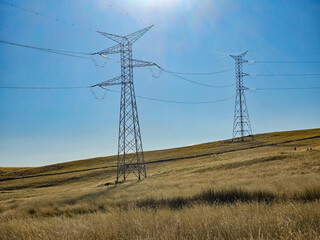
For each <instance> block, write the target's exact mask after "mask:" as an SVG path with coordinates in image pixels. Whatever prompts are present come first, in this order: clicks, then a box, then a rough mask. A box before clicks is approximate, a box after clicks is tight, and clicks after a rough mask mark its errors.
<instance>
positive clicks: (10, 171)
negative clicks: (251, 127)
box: [0, 129, 320, 239]
mask: <svg viewBox="0 0 320 240" xmlns="http://www.w3.org/2000/svg"><path fill="white" fill-rule="evenodd" d="M145 160H146V163H147V174H148V178H147V179H144V180H143V181H140V182H137V181H136V179H135V178H134V176H133V175H131V176H130V177H129V179H128V181H127V182H125V183H123V184H118V185H115V184H114V180H115V175H116V172H115V170H116V168H115V166H116V156H110V157H101V158H93V159H86V160H80V161H73V162H66V163H60V164H54V165H49V166H43V167H34V168H4V167H2V168H0V191H1V195H0V211H1V215H0V216H1V217H0V219H1V220H2V221H1V222H2V223H1V224H0V232H1V233H0V239H6V238H10V239H28V238H38V239H41V236H48V238H49V239H55V238H56V237H57V236H58V238H65V239H79V238H80V239H81V238H82V239H88V238H89V239H90V238H93V239H94V238H98V239H100V238H110V239H111V238H126V235H125V234H131V235H132V234H133V235H132V238H142V239H144V238H145V239H149V238H152V239H179V238H180V237H181V235H179V234H185V235H184V236H185V237H186V238H191V239H193V238H197V239H198V238H199V237H200V238H204V239H206V238H212V237H216V238H219V239H220V238H230V237H231V238H233V237H234V238H250V237H253V238H258V237H260V238H262V239H263V238H266V239H268V238H274V237H276V238H290V235H288V234H289V232H290V231H291V232H293V233H294V234H295V235H296V237H297V238H300V239H304V237H306V236H307V237H308V238H316V237H317V236H319V234H320V229H319V225H320V211H319V210H320V203H319V200H320V184H319V182H320V129H311V130H300V131H290V132H276V133H268V134H259V135H255V136H254V140H253V141H252V140H250V139H249V138H248V139H246V141H245V142H232V141H230V140H225V141H219V142H211V143H204V144H199V145H194V146H188V147H182V148H175V149H167V150H160V151H150V152H145ZM230 204H231V205H230ZM179 209H180V210H179ZM154 210H157V211H154ZM213 210H214V211H213ZM250 211H252V213H250V214H249V212H250ZM280 212H281V214H282V215H281V214H280ZM294 212H295V214H296V215H294V214H293V213H294ZM108 214H109V215H108ZM279 214H280V215H279ZM107 216H108V217H107ZM136 216H139V219H140V220H137V218H136ZM187 216H189V218H190V219H189V220H188V217H187ZM66 217H67V218H66ZM264 217H265V218H264ZM98 219H99V220H98ZM112 219H113V220H112ZM130 219H131V220H132V221H133V222H134V223H133V222H131V223H130ZM168 219H170V221H169V220H168ZM219 219H221V221H222V220H223V221H224V222H220V221H219ZM250 219H251V220H250ZM299 219H300V220H299ZM120 220H121V221H124V223H122V224H124V225H126V226H127V227H128V229H127V230H125V231H130V233H129V232H126V233H122V232H121V227H119V226H118V225H117V224H116V223H112V221H116V222H118V221H120ZM253 220H254V221H255V223H254V224H252V225H250V221H253ZM140 221H144V222H140ZM149 221H153V222H154V224H156V225H157V227H155V226H153V225H152V226H151V225H150V224H151V223H150V222H149ZM157 221H158V222H157ZM168 221H169V222H171V223H169V222H168ZM188 221H189V222H188ZM190 221H191V222H192V224H191V223H190ZM273 221H274V223H273ZM286 221H289V222H288V224H289V225H288V224H287V225H285V224H286ZM177 222H179V224H180V225H179V224H178V225H179V226H177ZM307 222H308V224H306V223H307ZM86 223H87V224H89V225H90V226H92V227H93V228H96V227H97V226H100V225H101V226H100V227H98V228H99V230H96V231H95V232H94V233H93V232H92V231H91V230H90V229H87V228H86V227H84V226H85V225H86ZM102 223H103V224H102ZM213 223H215V224H213ZM267 223H269V224H271V225H270V226H266V224H267ZM17 224H22V225H23V229H17V227H16V225H17ZM46 224H47V225H46ZM112 224H113V225H112ZM186 224H189V225H190V224H191V225H190V226H193V227H192V229H193V230H192V229H191V230H190V229H189V230H188V227H186V226H187V225H186ZM199 224H200V225H201V224H202V225H201V226H200V225H199ZM203 224H204V225H203ZM206 224H207V225H206ZM277 224H278V225H277ZM290 224H293V225H290ZM49 225H50V226H51V227H49ZM64 225H65V226H67V225H68V226H69V227H70V226H73V227H74V229H73V231H75V232H74V233H71V232H69V231H71V230H70V229H69V230H68V228H64V227H63V226H64ZM93 225H94V226H93ZM102 225H104V226H109V227H110V228H111V229H113V230H111V229H110V228H109V231H106V230H103V226H102ZM189 225H188V226H189ZM198 225H199V226H198ZM210 225H212V229H211V228H210ZM36 226H37V227H36ZM79 226H82V227H79ZM129 226H130V227H129ZM190 226H189V227H190ZM196 226H198V227H196ZM272 226H274V227H275V228H277V229H273V230H272V231H270V229H268V228H269V227H270V228H272ZM279 226H280V227H283V229H282V230H281V229H280V228H278V227H279ZM286 226H287V227H286ZM58 228H63V229H64V231H66V232H65V233H64V234H66V236H68V238H67V237H66V236H65V237H63V236H64V235H63V234H62V233H60V234H61V235H59V233H58V232H57V231H56V230H57V229H58ZM100 228H101V229H100ZM133 228H134V229H133ZM198 228H200V229H201V231H200V233H201V234H204V235H201V236H200V235H197V234H200V233H199V231H198V230H197V229H198ZM156 231H160V232H161V231H166V232H167V231H169V233H170V234H171V235H168V233H166V234H164V235H163V237H162V238H159V237H158V235H157V234H156ZM210 231H212V232H210ZM90 232H91V235H90ZM96 232H99V234H101V235H95V234H96ZM158 233H159V232H158ZM56 234H58V235H56ZM92 234H93V235H92ZM123 234H124V235H123ZM177 234H178V235H177ZM210 234H211V235H210ZM228 234H230V235H228ZM259 234H260V235H259ZM281 234H283V235H281ZM306 234H307V235H306ZM86 236H87V237H86ZM93 236H95V237H93ZM170 236H173V237H172V238H171V237H170ZM179 236H180V237H179ZM129 239H130V238H129Z"/></svg>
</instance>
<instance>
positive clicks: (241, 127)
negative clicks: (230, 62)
mask: <svg viewBox="0 0 320 240" xmlns="http://www.w3.org/2000/svg"><path fill="white" fill-rule="evenodd" d="M247 52H248V51H245V52H243V53H241V54H239V55H230V57H232V58H233V59H234V60H235V64H236V66H235V70H236V99H235V108H234V120H233V132H232V139H233V140H234V139H235V138H237V137H240V138H241V141H244V137H245V136H250V135H252V129H251V124H250V119H249V113H248V108H247V102H246V96H245V94H244V91H245V90H246V89H247V88H246V87H244V86H243V77H245V76H248V75H249V74H247V73H244V72H243V66H242V65H243V63H246V62H248V60H244V59H243V57H244V56H245V55H246V54H247Z"/></svg>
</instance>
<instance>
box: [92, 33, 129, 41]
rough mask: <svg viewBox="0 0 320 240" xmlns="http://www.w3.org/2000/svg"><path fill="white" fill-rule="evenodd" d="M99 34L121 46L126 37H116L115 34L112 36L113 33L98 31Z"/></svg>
mask: <svg viewBox="0 0 320 240" xmlns="http://www.w3.org/2000/svg"><path fill="white" fill-rule="evenodd" d="M97 32H98V33H100V34H102V35H103V36H105V37H107V38H109V39H111V40H112V41H115V42H117V43H119V44H121V43H122V42H123V41H124V39H125V37H122V36H119V35H115V34H111V33H105V32H100V31H97Z"/></svg>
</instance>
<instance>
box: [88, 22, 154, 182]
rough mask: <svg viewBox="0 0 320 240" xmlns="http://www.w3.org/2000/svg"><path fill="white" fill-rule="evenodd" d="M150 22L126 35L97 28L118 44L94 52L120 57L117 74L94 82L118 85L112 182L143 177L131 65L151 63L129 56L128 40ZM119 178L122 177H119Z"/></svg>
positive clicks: (142, 157) (130, 44)
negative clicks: (117, 125) (115, 166)
mask: <svg viewBox="0 0 320 240" xmlns="http://www.w3.org/2000/svg"><path fill="white" fill-rule="evenodd" d="M152 26H153V25H152ZM152 26H149V27H147V28H144V29H142V30H140V31H137V32H134V33H131V34H129V35H126V36H118V35H114V34H110V33H104V32H99V33H100V34H102V35H104V36H105V37H108V38H110V39H111V40H113V41H115V42H117V43H118V44H117V45H115V46H113V47H110V48H107V49H104V50H102V51H100V52H96V53H94V54H99V55H101V56H103V57H104V56H105V55H108V54H115V53H120V57H121V76H119V77H116V78H113V79H110V80H108V81H105V82H102V83H99V84H97V85H96V86H100V87H104V86H110V85H121V99H120V118H119V138H118V159H117V179H116V183H118V182H119V181H122V180H123V181H125V180H126V178H127V176H128V175H129V174H130V173H134V174H135V175H136V176H137V177H138V179H139V180H140V179H141V178H143V177H144V178H146V177H147V173H146V166H145V161H144V155H143V148H142V141H141V133H140V125H139V118H138V110H137V103H136V97H135V91H134V84H133V68H134V67H145V66H151V65H154V63H150V62H147V61H142V60H135V59H133V58H132V44H133V43H134V42H136V41H137V40H138V39H139V38H140V37H141V36H142V35H143V34H144V33H146V32H147V31H148V30H149V29H150V28H151V27H152ZM121 178H123V179H122V180H121Z"/></svg>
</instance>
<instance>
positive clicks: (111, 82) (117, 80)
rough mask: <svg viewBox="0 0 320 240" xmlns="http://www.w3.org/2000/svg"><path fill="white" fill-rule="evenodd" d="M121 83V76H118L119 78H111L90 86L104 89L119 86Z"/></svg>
mask: <svg viewBox="0 0 320 240" xmlns="http://www.w3.org/2000/svg"><path fill="white" fill-rule="evenodd" d="M121 83H122V80H121V76H119V77H115V78H111V79H109V80H107V81H104V82H101V83H98V84H95V85H92V86H91V87H101V88H103V87H106V86H114V85H120V84H121Z"/></svg>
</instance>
